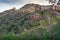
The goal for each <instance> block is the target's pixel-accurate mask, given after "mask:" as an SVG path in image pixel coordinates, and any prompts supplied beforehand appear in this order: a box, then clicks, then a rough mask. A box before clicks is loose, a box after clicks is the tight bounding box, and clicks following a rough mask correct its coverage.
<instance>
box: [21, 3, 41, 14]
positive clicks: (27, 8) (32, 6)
mask: <svg viewBox="0 0 60 40" xmlns="http://www.w3.org/2000/svg"><path fill="white" fill-rule="evenodd" d="M20 10H21V11H22V12H28V13H32V12H39V11H40V10H41V7H40V5H39V4H27V5H25V6H23V7H22V8H21V9H20Z"/></svg>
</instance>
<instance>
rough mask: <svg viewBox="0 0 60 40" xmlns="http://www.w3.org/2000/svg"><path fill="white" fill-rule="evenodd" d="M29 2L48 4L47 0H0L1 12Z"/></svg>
mask: <svg viewBox="0 0 60 40" xmlns="http://www.w3.org/2000/svg"><path fill="white" fill-rule="evenodd" d="M28 3H35V4H40V5H48V4H49V3H48V1H47V0H0V12H2V11H4V10H8V9H11V8H13V7H16V8H17V9H18V8H20V7H22V6H23V5H25V4H28Z"/></svg>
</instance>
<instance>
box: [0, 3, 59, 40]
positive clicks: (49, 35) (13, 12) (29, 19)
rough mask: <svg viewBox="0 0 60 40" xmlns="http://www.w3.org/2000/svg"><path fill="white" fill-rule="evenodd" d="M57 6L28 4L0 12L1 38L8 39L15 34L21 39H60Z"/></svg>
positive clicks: (2, 39)
mask: <svg viewBox="0 0 60 40" xmlns="http://www.w3.org/2000/svg"><path fill="white" fill-rule="evenodd" d="M57 8H59V7H57V6H54V5H49V6H44V5H39V4H27V5H25V6H23V7H22V8H20V9H18V10H17V9H16V8H15V7H14V8H13V9H10V10H6V11H4V12H2V13H0V36H1V37H0V39H1V40H4V39H5V40H7V39H9V38H7V37H11V35H12V34H14V35H17V37H18V38H19V39H21V40H40V39H41V40H59V39H60V34H59V33H60V32H59V30H60V25H59V24H60V10H57ZM10 33H11V35H10ZM6 35H7V36H6ZM18 38H17V39H18ZM19 39H18V40H19Z"/></svg>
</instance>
